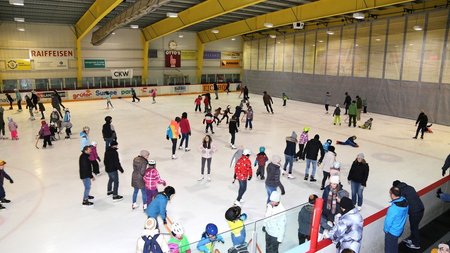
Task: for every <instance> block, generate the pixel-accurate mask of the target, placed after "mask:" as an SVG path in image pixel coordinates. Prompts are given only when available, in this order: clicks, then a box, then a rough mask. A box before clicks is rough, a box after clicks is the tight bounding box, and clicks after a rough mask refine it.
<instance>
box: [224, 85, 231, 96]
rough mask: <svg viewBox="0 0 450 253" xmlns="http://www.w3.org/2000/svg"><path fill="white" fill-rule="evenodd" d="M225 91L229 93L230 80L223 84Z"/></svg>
mask: <svg viewBox="0 0 450 253" xmlns="http://www.w3.org/2000/svg"><path fill="white" fill-rule="evenodd" d="M225 91H226V92H227V95H228V93H230V82H227V86H225Z"/></svg>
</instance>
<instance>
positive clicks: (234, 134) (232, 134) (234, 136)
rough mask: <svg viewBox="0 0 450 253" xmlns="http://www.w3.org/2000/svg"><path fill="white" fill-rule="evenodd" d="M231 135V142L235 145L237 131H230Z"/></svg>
mask: <svg viewBox="0 0 450 253" xmlns="http://www.w3.org/2000/svg"><path fill="white" fill-rule="evenodd" d="M230 135H231V144H232V145H234V140H235V138H236V133H230Z"/></svg>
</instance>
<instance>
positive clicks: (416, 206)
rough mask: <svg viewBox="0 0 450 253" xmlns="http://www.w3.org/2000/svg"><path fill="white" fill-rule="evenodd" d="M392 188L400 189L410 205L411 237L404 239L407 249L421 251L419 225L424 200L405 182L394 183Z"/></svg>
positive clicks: (423, 208)
mask: <svg viewBox="0 0 450 253" xmlns="http://www.w3.org/2000/svg"><path fill="white" fill-rule="evenodd" d="M392 186H394V187H397V188H398V189H400V192H401V194H402V196H403V197H405V199H406V200H407V201H408V203H409V209H408V214H409V225H410V229H411V235H410V236H409V237H407V238H406V239H404V240H403V242H404V243H406V247H408V248H410V249H420V233H419V223H420V221H421V220H422V218H423V213H424V211H425V206H424V205H423V202H422V200H420V197H419V195H418V194H417V192H416V189H414V187H412V186H410V185H408V184H406V183H404V182H400V181H399V180H395V181H394V182H392Z"/></svg>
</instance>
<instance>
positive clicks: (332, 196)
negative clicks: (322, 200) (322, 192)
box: [327, 189, 337, 214]
mask: <svg viewBox="0 0 450 253" xmlns="http://www.w3.org/2000/svg"><path fill="white" fill-rule="evenodd" d="M336 197H337V191H334V190H333V189H330V192H329V193H328V198H327V209H328V210H330V211H331V213H332V214H335V213H336Z"/></svg>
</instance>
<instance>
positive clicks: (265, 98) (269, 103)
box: [263, 91, 273, 114]
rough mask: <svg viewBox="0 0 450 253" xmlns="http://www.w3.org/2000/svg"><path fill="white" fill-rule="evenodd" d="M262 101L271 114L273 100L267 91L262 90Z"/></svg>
mask: <svg viewBox="0 0 450 253" xmlns="http://www.w3.org/2000/svg"><path fill="white" fill-rule="evenodd" d="M263 102H264V105H265V106H266V110H267V112H268V113H272V114H273V109H272V104H273V100H272V97H271V96H270V95H269V94H267V91H264V92H263ZM269 109H270V111H269Z"/></svg>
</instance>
